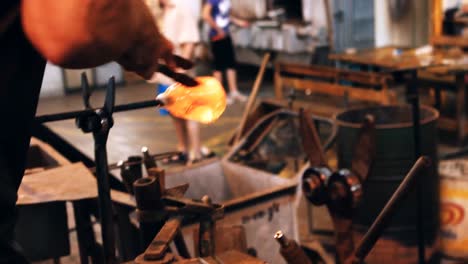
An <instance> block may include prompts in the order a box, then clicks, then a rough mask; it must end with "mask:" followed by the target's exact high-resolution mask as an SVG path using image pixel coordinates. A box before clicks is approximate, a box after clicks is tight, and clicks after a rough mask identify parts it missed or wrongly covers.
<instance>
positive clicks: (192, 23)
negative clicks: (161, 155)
mask: <svg viewBox="0 0 468 264" xmlns="http://www.w3.org/2000/svg"><path fill="white" fill-rule="evenodd" d="M159 4H160V8H161V20H160V28H161V32H162V34H163V35H164V36H165V37H166V38H167V39H168V40H169V41H171V42H172V44H173V45H174V53H175V54H177V55H180V56H182V57H184V58H186V59H191V58H192V57H193V53H194V49H195V45H196V44H197V43H198V42H199V41H200V31H199V29H198V21H197V17H195V16H194V14H193V12H192V11H191V10H190V8H189V7H188V5H187V4H186V3H185V4H184V0H160V1H159ZM188 74H190V72H189V73H188ZM156 80H157V82H158V83H159V84H158V93H162V92H164V91H165V90H166V89H167V88H168V87H169V86H170V85H171V84H173V83H174V81H173V80H172V79H169V78H167V77H165V76H163V75H160V74H159V75H158V76H157V78H156ZM160 113H161V114H162V115H169V113H168V112H167V111H166V112H165V111H164V110H163V111H160ZM172 119H173V121H174V126H175V130H176V136H177V140H178V145H177V150H178V151H180V152H181V154H180V155H176V156H173V157H171V159H170V160H168V161H172V162H187V164H191V163H194V162H196V161H199V160H200V159H202V158H204V157H206V156H211V155H213V154H212V153H211V152H210V151H209V150H208V149H207V148H205V147H202V146H201V143H200V126H199V124H198V123H197V122H195V121H190V120H185V119H181V118H178V117H174V116H172Z"/></svg>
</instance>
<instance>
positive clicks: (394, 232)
mask: <svg viewBox="0 0 468 264" xmlns="http://www.w3.org/2000/svg"><path fill="white" fill-rule="evenodd" d="M367 114H372V115H373V116H374V117H375V120H376V158H375V160H374V164H373V167H372V169H371V171H370V174H369V177H368V179H367V181H366V182H365V183H364V186H363V188H364V195H363V199H362V202H361V204H360V205H359V206H358V208H357V209H356V211H355V213H354V218H353V228H354V230H355V238H356V239H359V238H360V237H362V235H363V234H364V233H365V232H366V231H367V230H368V228H369V227H370V225H371V224H372V222H373V221H374V220H375V218H376V217H377V215H378V214H379V212H380V211H381V210H382V208H383V207H384V205H385V203H386V202H387V201H388V199H389V198H390V196H391V195H392V194H393V192H394V191H395V190H396V188H397V186H398V185H399V184H400V183H401V181H402V180H403V177H404V176H405V174H406V173H407V172H408V171H409V169H410V168H411V165H412V164H413V162H414V161H415V157H414V141H413V128H412V112H411V108H410V107H409V106H385V107H368V108H357V109H352V110H348V111H344V112H342V113H339V114H338V115H336V117H335V119H336V125H337V126H338V135H337V148H338V149H337V153H338V165H339V167H341V168H350V167H351V160H352V153H353V149H354V144H353V143H354V142H356V141H357V136H358V132H359V129H360V126H361V124H362V122H363V120H364V118H365V116H366V115H367ZM438 117H439V113H438V112H437V111H436V110H435V109H433V108H430V107H426V106H422V107H421V118H420V124H421V133H420V134H421V139H420V140H421V154H422V155H427V156H429V157H431V159H432V160H433V161H434V162H433V164H434V166H432V168H431V170H430V171H428V173H427V174H426V175H422V177H421V178H420V179H421V181H420V182H419V184H421V185H422V188H423V189H422V190H423V214H424V216H423V219H424V227H423V228H424V237H425V243H426V245H428V246H431V245H433V244H434V242H435V239H436V236H437V232H438V226H439V180H438V176H437V148H436V143H437V142H436V141H437V128H436V125H437V119H438ZM417 225H418V223H417V194H416V192H415V191H413V192H412V193H411V194H410V195H409V196H408V197H407V198H406V200H405V202H404V204H401V205H399V209H398V211H397V213H396V214H395V215H394V217H393V218H392V221H391V222H390V224H389V226H388V227H387V229H386V230H385V232H384V233H383V235H382V237H381V239H380V240H379V242H378V243H377V244H376V246H375V247H374V249H373V250H372V251H371V253H370V254H369V256H368V258H367V259H366V260H367V261H368V263H387V262H388V263H395V262H398V263H416V260H417ZM358 241H359V240H356V242H358ZM428 252H429V250H428Z"/></svg>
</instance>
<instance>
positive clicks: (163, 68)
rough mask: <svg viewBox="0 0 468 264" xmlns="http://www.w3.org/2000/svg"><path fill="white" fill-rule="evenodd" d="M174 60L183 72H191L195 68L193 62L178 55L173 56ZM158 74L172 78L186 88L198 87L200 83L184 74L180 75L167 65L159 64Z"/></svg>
mask: <svg viewBox="0 0 468 264" xmlns="http://www.w3.org/2000/svg"><path fill="white" fill-rule="evenodd" d="M172 56H173V57H172V58H173V59H174V62H175V64H176V65H177V67H180V68H182V69H183V70H189V69H191V68H193V62H191V61H189V60H187V59H184V58H182V57H180V56H178V55H175V54H174V55H172ZM158 72H160V73H162V74H164V75H166V76H167V77H169V78H172V79H173V80H174V81H176V82H179V83H181V84H183V85H185V86H188V87H193V86H197V85H199V83H198V82H197V81H196V80H195V79H194V78H192V77H190V76H188V75H187V74H183V73H180V72H175V71H173V70H172V69H171V68H169V67H168V66H167V65H165V64H158Z"/></svg>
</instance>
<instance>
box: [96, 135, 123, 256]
mask: <svg viewBox="0 0 468 264" xmlns="http://www.w3.org/2000/svg"><path fill="white" fill-rule="evenodd" d="M93 136H94V142H95V146H94V154H95V158H96V165H97V166H96V178H97V182H98V201H99V217H100V218H101V229H102V230H101V232H102V244H103V248H104V260H105V263H108V264H113V263H117V260H116V258H115V237H114V223H113V215H114V214H113V211H112V200H111V197H110V186H109V174H108V172H109V169H108V166H107V151H106V141H107V134H103V133H101V132H97V133H94V134H93Z"/></svg>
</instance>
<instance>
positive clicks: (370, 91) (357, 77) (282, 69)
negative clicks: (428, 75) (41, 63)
mask: <svg viewBox="0 0 468 264" xmlns="http://www.w3.org/2000/svg"><path fill="white" fill-rule="evenodd" d="M274 78H275V80H274V82H275V96H276V98H277V99H282V98H283V90H284V87H291V88H294V89H296V90H302V91H305V92H306V93H307V94H312V93H321V94H328V95H332V96H342V97H344V98H345V99H348V98H349V99H356V100H362V101H370V102H375V103H379V104H384V105H388V104H391V103H395V102H396V95H395V93H394V92H392V91H389V89H388V81H389V80H390V79H391V78H392V77H391V76H390V75H388V74H383V73H370V72H357V71H350V70H342V69H336V68H333V67H326V66H316V65H301V64H289V63H277V64H276V65H275V77H274Z"/></svg>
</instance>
